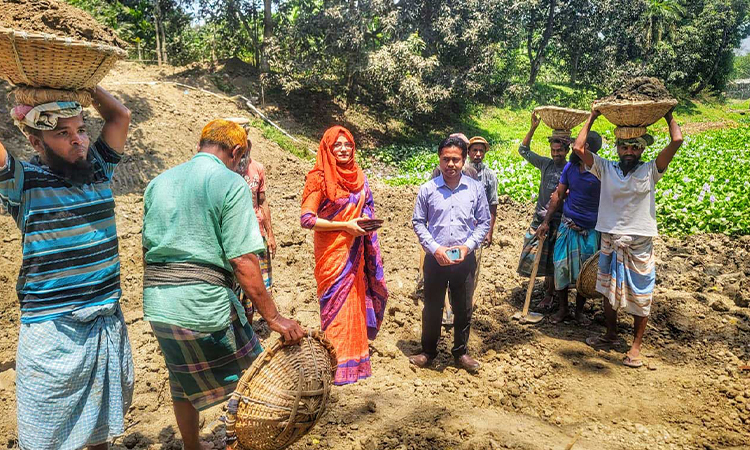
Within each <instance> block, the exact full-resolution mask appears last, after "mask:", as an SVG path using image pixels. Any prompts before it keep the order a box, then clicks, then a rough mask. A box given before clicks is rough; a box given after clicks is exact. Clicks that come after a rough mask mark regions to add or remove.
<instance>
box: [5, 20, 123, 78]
mask: <svg viewBox="0 0 750 450" xmlns="http://www.w3.org/2000/svg"><path fill="white" fill-rule="evenodd" d="M125 56H127V52H126V51H125V50H122V49H120V48H117V47H113V46H110V45H103V44H94V43H90V42H84V41H79V40H75V39H71V38H59V37H57V36H54V35H51V34H33V33H27V32H25V31H15V30H11V29H8V28H0V76H2V78H4V79H6V80H7V81H9V82H10V83H12V84H23V85H27V86H31V87H45V88H53V89H65V90H77V89H92V88H94V87H96V85H97V84H99V82H100V81H101V80H102V78H104V76H105V75H106V74H107V73H108V72H109V71H110V69H112V66H114V64H115V62H117V60H119V59H122V58H124V57H125Z"/></svg>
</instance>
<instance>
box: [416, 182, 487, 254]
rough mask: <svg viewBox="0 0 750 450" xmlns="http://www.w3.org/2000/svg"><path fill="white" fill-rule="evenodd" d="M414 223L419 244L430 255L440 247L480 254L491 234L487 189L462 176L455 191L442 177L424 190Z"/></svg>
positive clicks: (418, 197) (418, 198)
mask: <svg viewBox="0 0 750 450" xmlns="http://www.w3.org/2000/svg"><path fill="white" fill-rule="evenodd" d="M411 223H412V226H413V227H414V232H415V233H416V234H417V237H418V238H419V243H420V244H421V245H422V247H423V248H424V249H425V251H428V252H430V254H434V253H435V251H436V250H437V249H438V247H440V246H445V247H455V246H459V245H465V246H467V247H468V248H469V251H474V250H476V248H477V247H479V245H480V244H481V243H482V241H483V240H484V237H485V235H487V233H488V232H489V231H490V208H489V206H488V203H487V197H486V194H485V193H484V186H482V185H481V184H480V183H479V182H478V181H475V180H472V179H471V178H469V177H468V176H466V175H462V176H461V181H460V182H459V184H458V186H457V187H456V189H453V190H451V189H450V188H449V187H448V186H446V184H445V180H444V179H443V175H442V174H441V175H440V176H438V177H437V178H434V179H432V180H430V181H428V182H426V183H425V184H423V185H422V186H420V188H419V194H418V195H417V202H416V205H414V215H413V216H412V219H411Z"/></svg>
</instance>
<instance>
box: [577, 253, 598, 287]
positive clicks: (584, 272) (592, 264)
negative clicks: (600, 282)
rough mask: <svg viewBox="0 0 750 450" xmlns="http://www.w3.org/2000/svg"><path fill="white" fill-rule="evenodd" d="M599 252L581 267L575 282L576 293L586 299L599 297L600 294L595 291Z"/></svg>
mask: <svg viewBox="0 0 750 450" xmlns="http://www.w3.org/2000/svg"><path fill="white" fill-rule="evenodd" d="M600 253H601V251H598V252H596V253H594V255H593V256H592V257H591V258H589V259H587V260H586V262H584V263H583V265H582V266H581V272H580V273H579V274H578V280H576V291H578V293H579V294H581V295H583V296H584V297H586V298H597V297H601V296H602V294H600V293H598V292H597V291H596V277H597V275H598V274H599V254H600Z"/></svg>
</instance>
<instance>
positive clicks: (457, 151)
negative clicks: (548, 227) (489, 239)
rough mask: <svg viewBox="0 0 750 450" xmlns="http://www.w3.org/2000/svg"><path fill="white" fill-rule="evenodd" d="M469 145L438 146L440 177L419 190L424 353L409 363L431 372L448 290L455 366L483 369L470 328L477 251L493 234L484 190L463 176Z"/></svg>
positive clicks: (453, 141) (448, 142)
mask: <svg viewBox="0 0 750 450" xmlns="http://www.w3.org/2000/svg"><path fill="white" fill-rule="evenodd" d="M467 152H468V149H467V146H466V142H464V141H463V140H461V139H460V138H458V137H448V138H446V139H445V140H443V142H441V143H440V145H439V146H438V155H439V157H440V172H441V175H440V176H438V177H437V178H434V179H432V180H430V181H428V182H426V183H425V184H423V185H422V186H421V187H420V189H419V194H418V195H417V201H416V205H415V206H414V215H413V217H412V225H413V226H414V232H415V233H416V234H417V237H418V238H419V243H420V244H421V245H422V247H423V248H424V249H425V251H426V252H427V256H426V257H425V261H424V284H425V287H424V297H425V301H424V308H423V309H422V352H421V353H420V354H418V355H414V356H411V357H410V358H409V361H410V362H411V363H412V364H414V365H416V366H417V367H420V368H422V367H427V366H429V365H430V363H431V362H432V360H433V359H435V357H436V356H437V344H438V340H439V339H440V331H441V322H442V321H441V318H442V315H443V299H444V298H445V291H446V289H447V288H448V287H450V290H451V306H452V308H453V314H454V316H455V319H454V323H453V328H454V333H453V348H452V350H451V353H452V354H453V357H454V358H455V360H456V364H457V365H458V366H460V367H462V368H464V369H465V370H467V371H470V372H475V371H477V370H478V369H479V362H477V361H476V360H474V359H473V358H472V357H471V356H469V354H468V352H467V342H468V339H469V329H470V326H471V313H472V306H471V305H472V296H473V295H474V274H475V270H476V265H477V262H476V258H475V255H474V250H476V249H477V248H479V246H480V245H481V244H482V242H483V241H484V238H485V236H486V235H487V233H488V232H489V229H490V212H489V206H488V203H487V198H486V195H485V193H484V187H483V186H482V185H481V184H480V183H479V182H477V181H475V180H473V179H471V178H469V177H467V176H465V175H463V174H462V172H461V170H462V168H463V166H464V163H465V162H466V156H467Z"/></svg>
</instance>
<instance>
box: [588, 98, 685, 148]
mask: <svg viewBox="0 0 750 450" xmlns="http://www.w3.org/2000/svg"><path fill="white" fill-rule="evenodd" d="M675 105H677V100H675V99H667V100H643V101H637V102H595V103H594V105H593V107H594V109H595V110H597V111H599V112H600V113H602V115H603V116H604V117H606V118H607V120H609V121H610V122H612V123H613V124H615V125H617V128H615V137H617V138H618V139H631V138H636V137H639V136H643V135H644V134H646V127H648V126H650V125H653V124H654V123H656V122H657V121H658V120H659V119H661V118H662V117H664V114H666V113H667V112H668V111H669V110H670V109H672V108H673V107H674V106H675Z"/></svg>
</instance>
